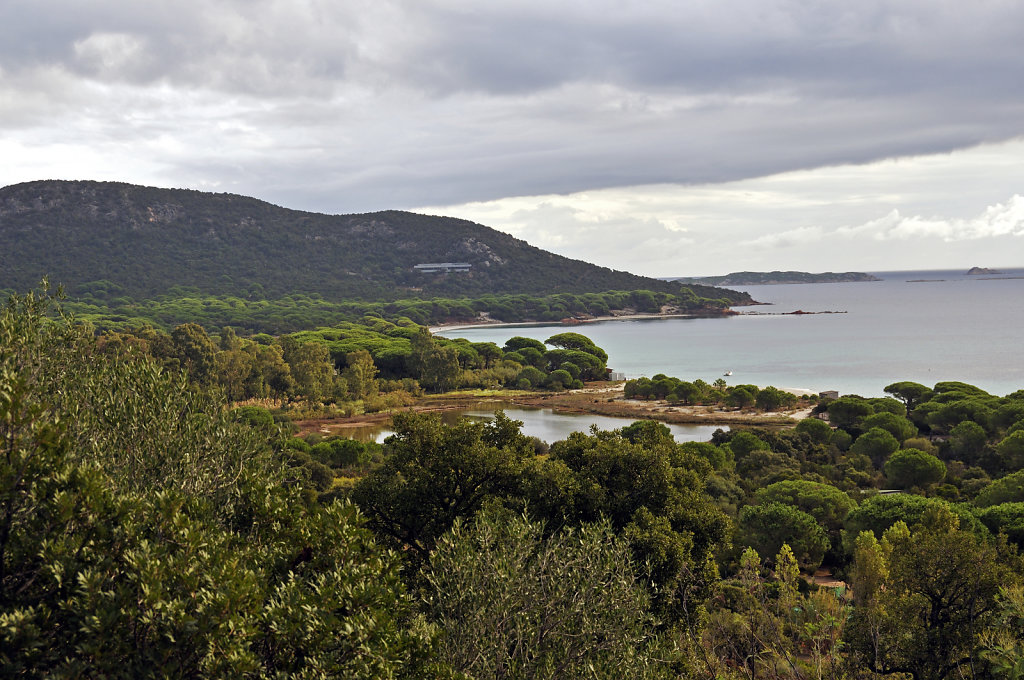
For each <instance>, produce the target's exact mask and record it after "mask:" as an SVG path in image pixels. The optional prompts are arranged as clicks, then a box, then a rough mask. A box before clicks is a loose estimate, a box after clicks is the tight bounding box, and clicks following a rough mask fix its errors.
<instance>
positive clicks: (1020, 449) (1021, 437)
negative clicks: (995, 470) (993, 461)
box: [996, 430, 1024, 472]
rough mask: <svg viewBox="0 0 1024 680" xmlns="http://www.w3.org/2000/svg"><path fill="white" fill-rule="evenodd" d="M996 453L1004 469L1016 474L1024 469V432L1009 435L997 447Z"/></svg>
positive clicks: (1018, 431)
mask: <svg viewBox="0 0 1024 680" xmlns="http://www.w3.org/2000/svg"><path fill="white" fill-rule="evenodd" d="M996 453H997V454H998V455H999V462H1000V463H1001V464H1002V466H1003V469H1005V470H1007V471H1009V472H1016V471H1017V470H1020V469H1022V468H1024V430H1017V431H1016V432H1013V433H1012V434H1010V435H1007V436H1006V438H1004V439H1003V440H1002V441H1000V442H999V444H997V445H996Z"/></svg>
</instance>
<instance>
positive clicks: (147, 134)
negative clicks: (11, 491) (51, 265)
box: [0, 0, 1024, 212]
mask: <svg viewBox="0 0 1024 680" xmlns="http://www.w3.org/2000/svg"><path fill="white" fill-rule="evenodd" d="M1021 25H1024V5H1021V4H1019V3H995V2H978V3H966V4H965V3H955V2H949V1H935V0H907V1H906V2H901V3H898V4H895V3H891V2H883V1H882V0H866V1H865V2H861V3H856V4H855V5H851V4H850V3H847V2H832V1H824V2H811V1H809V0H768V1H764V0H735V1H734V2H728V3H720V2H694V3H683V4H680V3H671V2H654V1H652V2H642V3H628V4H623V3H619V2H612V1H611V0H606V1H603V2H587V3H582V2H565V3H552V2H550V1H549V0H547V1H545V2H540V1H532V0H530V1H526V2H515V3H511V2H488V3H479V2H469V1H468V0H465V1H458V0H450V1H448V0H437V1H434V2H427V1H424V0H415V1H413V0H408V1H405V2H403V1H400V0H377V1H371V0H362V1H358V2H344V3H337V2H329V1H327V0H308V1H307V2H293V1H291V0H288V1H286V0H245V1H243V0H223V1H220V2H214V3H211V2H209V1H208V0H204V1H200V0H177V1H176V2H173V3H172V2H147V3H138V2H128V1H127V0H97V1H96V2H90V3H81V2H77V0H46V1H39V0H36V1H31V2H30V1H29V0H9V1H8V2H6V3H3V5H0V132H4V133H6V134H7V135H8V136H10V135H15V138H16V141H18V142H19V143H21V144H22V145H23V146H24V148H25V149H26V150H30V149H31V148H32V147H39V146H55V145H61V144H82V145H85V146H88V147H89V148H92V149H99V150H101V151H102V153H101V156H103V157H108V158H110V163H111V168H110V169H113V168H116V167H120V168H123V169H124V170H125V171H126V172H127V173H128V175H126V176H125V177H124V179H125V180H128V181H148V182H158V183H162V184H169V185H177V186H211V187H219V188H221V189H223V190H231V191H239V192H243V193H251V194H256V195H259V196H262V197H266V198H269V199H271V200H274V201H276V202H280V203H284V204H287V205H290V206H294V207H303V208H309V209H316V210H328V211H334V212H350V211H360V210H370V209H380V208H394V207H415V206H419V205H439V204H453V203H458V202H463V201H470V200H484V199H490V198H499V197H503V196H512V195H531V194H547V193H569V192H574V191H581V190H586V189H594V188H603V187H616V186H633V185H640V184H646V183H658V182H675V183H684V184H693V183H703V182H724V181H730V180H736V179H742V178H749V177H757V176H762V175H767V174H771V173H777V172H782V171H787V170H794V169H800V168H813V167H820V166H823V165H830V164H838V163H864V162H869V161H872V160H876V159H880V158H891V157H896V156H901V155H910V154H921V153H932V152H942V151H948V150H951V149H956V148H963V147H967V146H970V145H974V144H978V143H981V142H987V141H998V140H1003V139H1008V138H1011V137H1014V136H1017V135H1020V134H1022V133H1024V96H1022V95H1024V93H1022V92H1021V86H1020V84H1019V83H1020V77H1019V74H1020V73H1021V72H1022V67H1024V43H1022V41H1020V39H1019V36H1018V35H1017V28H1018V27H1019V26H1021ZM133 153H134V154H135V155H136V156H137V157H140V161H139V164H140V165H145V166H146V168H147V170H146V172H145V173H141V171H140V175H139V176H131V170H132V162H131V159H132V154H133ZM110 169H107V170H110ZM55 171H56V172H57V173H58V174H59V171H60V168H56V169H55ZM98 171H99V172H104V171H105V170H104V169H100V170H98ZM14 175H16V173H15V171H8V173H7V174H5V175H3V178H4V179H5V180H8V181H10V180H11V179H12V177H13V176H14ZM19 179H33V177H20V178H19Z"/></svg>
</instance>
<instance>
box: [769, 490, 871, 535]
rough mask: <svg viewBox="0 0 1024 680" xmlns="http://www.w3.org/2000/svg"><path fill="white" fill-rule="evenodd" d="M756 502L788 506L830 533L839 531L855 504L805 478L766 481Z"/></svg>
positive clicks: (842, 494)
mask: <svg viewBox="0 0 1024 680" xmlns="http://www.w3.org/2000/svg"><path fill="white" fill-rule="evenodd" d="M757 502H758V503H759V504H765V503H783V504H785V505H791V506H793V507H794V508H797V509H798V510H801V511H803V512H806V513H807V514H808V515H810V516H811V517H813V518H814V519H815V521H817V522H818V523H819V524H821V525H822V526H823V527H824V528H825V529H827V530H828V531H830V532H838V531H839V529H841V528H842V526H843V520H845V519H846V516H847V515H848V514H849V512H850V511H851V510H852V509H853V508H855V507H856V505H857V504H856V503H854V502H853V500H851V499H850V497H849V496H847V495H846V494H845V493H843V492H842V491H840V490H839V489H837V488H835V487H834V486H831V485H829V484H821V483H820V482H812V481H809V480H805V479H792V480H785V481H781V482H775V483H774V484H769V485H768V486H766V487H764V488H763V489H759V490H758V491H757Z"/></svg>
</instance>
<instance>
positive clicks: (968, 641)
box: [845, 506, 1019, 680]
mask: <svg viewBox="0 0 1024 680" xmlns="http://www.w3.org/2000/svg"><path fill="white" fill-rule="evenodd" d="M958 524H959V522H958V520H957V517H956V516H955V515H953V514H952V513H950V512H949V510H948V509H946V508H943V507H942V506H932V507H930V508H929V509H928V510H927V511H926V512H925V513H923V515H922V516H921V517H920V521H919V522H918V523H916V525H915V526H914V527H913V528H912V530H908V529H907V526H906V525H905V524H902V523H901V524H899V525H897V526H895V527H893V528H892V529H890V530H889V531H887V532H886V534H885V537H884V539H883V540H882V541H881V543H873V544H871V545H868V544H869V543H872V542H871V541H864V542H862V541H860V540H858V541H857V543H858V554H857V557H856V562H855V565H854V572H855V573H859V574H860V575H861V578H860V579H857V580H855V582H854V592H855V593H856V594H857V597H858V606H857V607H856V608H855V610H854V615H853V618H852V620H851V622H850V625H849V626H848V628H847V631H846V635H845V637H846V639H847V641H848V642H849V644H850V646H851V653H852V658H851V660H852V661H853V663H855V664H856V665H858V666H861V667H865V668H867V669H869V670H871V671H874V672H876V673H883V674H891V673H906V674H908V675H911V676H912V677H915V678H920V679H921V680H943V679H944V678H947V677H960V670H961V669H964V670H965V672H967V670H966V669H969V668H970V666H971V664H972V663H975V662H976V661H977V657H976V652H977V636H978V634H979V633H980V632H981V631H982V630H983V629H984V628H985V626H986V625H987V624H990V623H991V622H993V621H994V613H995V611H996V606H997V605H996V596H997V594H998V592H999V588H1000V587H1001V586H1004V585H1007V584H1008V583H1010V584H1012V583H1013V582H1014V581H1015V580H1017V579H1018V578H1019V575H1017V576H1015V575H1014V574H1013V573H1012V572H1011V571H1010V570H1009V569H1007V567H1006V565H1005V564H1004V563H1003V562H1002V559H1001V556H1000V555H999V554H998V553H997V551H996V549H995V547H994V546H993V545H992V544H991V543H989V542H988V541H986V540H985V539H983V538H979V537H978V536H977V535H976V534H974V533H972V532H970V531H963V530H960V529H959V528H958ZM867 562H870V563H871V565H870V566H869V565H868V564H866V563H867ZM868 575H871V578H866V577H867V576H868Z"/></svg>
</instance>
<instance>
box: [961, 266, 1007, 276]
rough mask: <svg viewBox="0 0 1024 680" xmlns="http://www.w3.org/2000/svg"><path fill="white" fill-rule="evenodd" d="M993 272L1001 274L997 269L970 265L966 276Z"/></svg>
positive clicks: (988, 274)
mask: <svg viewBox="0 0 1024 680" xmlns="http://www.w3.org/2000/svg"><path fill="white" fill-rule="evenodd" d="M994 274H1002V272H1001V271H999V270H998V269H988V268H987V267H971V268H970V269H968V270H967V274H966V275H967V276H991V275H994Z"/></svg>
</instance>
